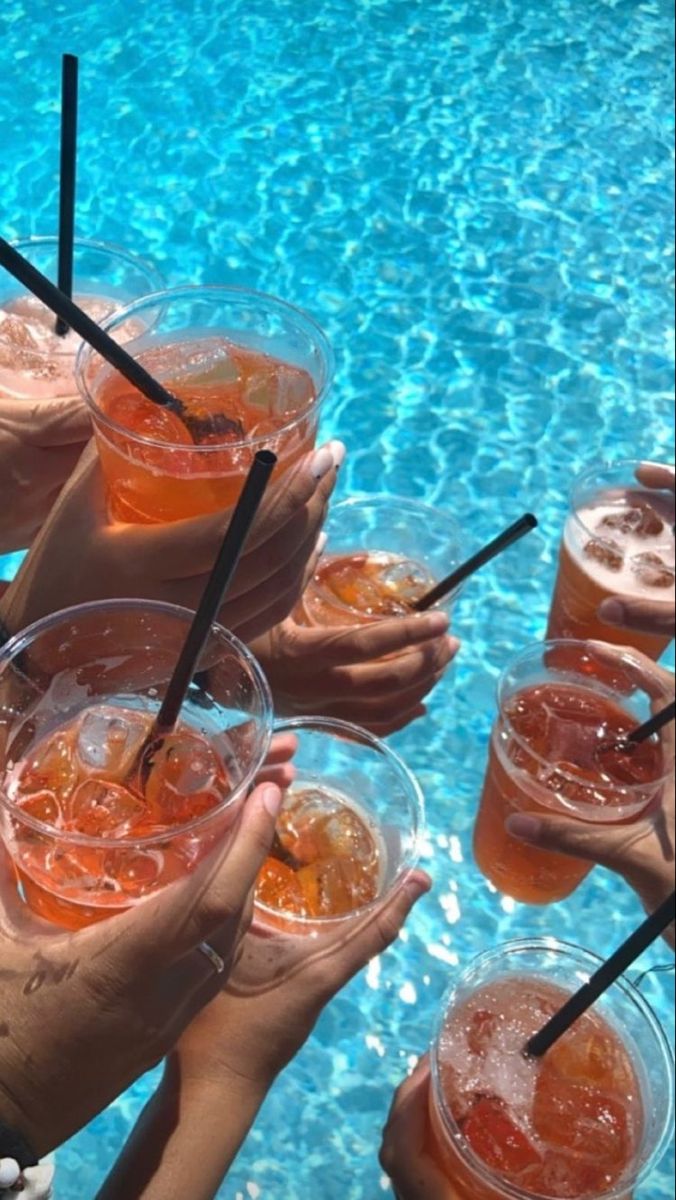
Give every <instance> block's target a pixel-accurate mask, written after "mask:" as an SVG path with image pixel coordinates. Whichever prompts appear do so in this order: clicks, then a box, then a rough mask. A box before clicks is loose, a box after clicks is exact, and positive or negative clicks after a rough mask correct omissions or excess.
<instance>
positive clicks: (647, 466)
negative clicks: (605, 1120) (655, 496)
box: [636, 462, 676, 492]
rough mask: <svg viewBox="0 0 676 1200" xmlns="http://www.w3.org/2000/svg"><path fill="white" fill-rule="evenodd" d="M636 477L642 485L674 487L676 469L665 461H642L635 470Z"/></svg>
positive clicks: (675, 484) (672, 488) (675, 483)
mask: <svg viewBox="0 0 676 1200" xmlns="http://www.w3.org/2000/svg"><path fill="white" fill-rule="evenodd" d="M636 478H637V479H638V481H639V483H642V484H643V486H644V487H649V488H668V489H669V490H670V491H672V492H673V491H674V489H675V488H676V469H675V468H674V467H672V466H670V465H668V464H667V463H653V462H644V463H641V465H640V467H638V468H637V470H636Z"/></svg>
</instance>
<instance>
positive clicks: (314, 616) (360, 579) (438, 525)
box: [294, 496, 462, 626]
mask: <svg viewBox="0 0 676 1200" xmlns="http://www.w3.org/2000/svg"><path fill="white" fill-rule="evenodd" d="M326 533H327V535H328V544H327V547H326V551H325V553H324V556H323V558H322V560H321V561H320V564H319V567H318V569H317V572H316V573H315V576H314V578H313V579H312V580H311V581H310V583H309V585H308V587H307V588H306V590H305V592H304V594H303V596H302V598H301V600H300V601H299V603H298V605H297V607H296V611H295V614H294V617H295V620H296V621H297V622H298V623H299V624H303V625H331V626H333V625H335V626H341V625H344V626H348V625H368V624H372V623H374V622H377V621H381V620H383V619H385V618H386V617H387V616H394V615H404V614H405V613H406V612H410V611H411V610H410V607H409V605H408V604H407V603H406V600H407V598H408V599H410V600H411V601H413V600H416V599H419V598H420V596H422V595H423V594H424V593H426V592H428V591H429V590H430V589H431V588H432V587H434V585H435V583H437V582H438V581H439V579H442V578H444V577H445V576H446V575H448V574H449V572H450V571H452V570H453V569H454V567H456V566H458V565H459V563H460V554H461V546H462V533H461V530H460V527H459V525H458V524H457V522H456V521H454V520H453V518H452V517H450V516H448V515H447V514H446V513H444V512H441V511H440V510H439V509H436V508H432V507H431V506H430V505H428V504H421V503H420V502H419V501H417V500H406V499H404V498H403V497H400V496H370V497H364V498H362V499H360V498H357V499H354V500H345V501H343V502H342V503H341V504H337V505H335V507H334V508H332V509H331V512H330V514H329V519H328V521H327V524H326ZM383 562H384V563H385V565H386V568H387V571H388V575H387V578H388V580H389V579H390V566H391V564H397V563H402V562H403V563H405V564H409V565H410V567H411V569H410V570H409V569H408V567H407V568H406V569H405V570H404V572H403V576H404V591H403V592H402V591H400V590H399V584H398V580H397V576H398V575H400V574H402V572H401V568H400V567H398V566H396V565H395V574H394V575H393V576H391V579H392V589H391V590H390V587H389V586H388V587H387V588H386V590H385V593H384V596H385V600H384V606H383V602H382V600H381V595H382V585H381V584H379V583H378V580H377V579H376V580H375V582H373V583H370V582H369V581H368V579H367V580H366V583H364V573H365V572H367V573H368V572H370V571H371V570H372V569H373V566H372V565H373V564H379V563H383ZM332 564H339V565H340V568H341V575H340V577H338V576H333V575H332V573H333V566H332ZM327 567H329V568H331V572H330V573H329V574H327ZM376 569H379V568H376ZM345 571H347V574H346V573H345ZM332 577H333V579H334V580H336V582H332V581H331V580H332ZM411 580H412V581H413V582H412V583H411ZM374 588H375V589H376V590H375V591H374ZM457 595H458V592H457V591H456V592H454V593H453V594H452V595H451V596H447V597H445V598H444V600H443V601H442V602H441V603H440V604H439V605H437V607H438V608H441V609H446V610H447V611H448V610H450V608H451V606H452V604H453V601H454V599H455V598H456V597H457Z"/></svg>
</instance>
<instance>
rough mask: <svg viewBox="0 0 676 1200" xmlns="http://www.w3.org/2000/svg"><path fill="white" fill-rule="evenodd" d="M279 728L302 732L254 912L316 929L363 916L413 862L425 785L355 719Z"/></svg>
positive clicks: (289, 929) (269, 922)
mask: <svg viewBox="0 0 676 1200" xmlns="http://www.w3.org/2000/svg"><path fill="white" fill-rule="evenodd" d="M275 732H276V733H290V734H294V735H295V737H296V738H297V739H298V743H299V747H298V751H297V753H296V754H295V755H294V759H293V763H294V766H295V769H296V778H295V780H294V783H293V784H292V786H291V787H290V788H289V790H288V792H287V793H286V796H285V802H284V806H283V808H282V812H281V814H280V817H279V819H278V823H277V833H278V839H277V840H276V848H273V853H272V856H271V858H269V859H268V861H267V863H266V865H265V867H264V868H263V872H262V874H261V877H260V878H259V883H258V890H257V898H256V922H257V924H258V925H259V926H261V927H268V928H271V929H274V930H281V931H282V932H285V933H292V934H300V935H308V934H314V935H317V934H321V933H324V932H327V931H331V930H334V929H336V928H339V927H340V926H342V925H345V924H346V923H349V922H353V921H355V920H359V918H360V917H362V916H364V915H365V914H366V913H368V912H369V911H370V910H371V909H373V907H374V906H375V905H376V904H378V903H379V902H380V901H381V900H382V899H383V897H384V896H386V895H387V894H388V893H389V892H391V891H393V890H394V889H395V888H396V887H397V886H398V884H399V883H400V881H401V879H402V876H403V875H404V874H405V873H406V872H407V871H409V870H411V869H412V868H413V867H414V866H415V865H416V863H417V861H418V857H419V854H420V842H421V837H422V835H423V832H424V820H425V815H424V801H423V795H422V791H421V789H420V785H419V783H418V781H417V779H416V778H415V776H414V775H413V774H412V773H411V771H409V769H408V767H407V766H406V764H405V763H404V762H403V761H402V759H401V758H399V756H398V755H397V754H395V753H394V751H393V750H391V749H390V748H389V746H386V745H385V743H384V742H382V741H380V740H379V738H377V737H374V736H373V735H372V734H370V733H367V732H366V730H364V729H360V728H359V727H358V726H356V725H350V724H348V723H347V722H345V721H336V720H329V719H328V718H326V719H325V718H323V717H307V718H300V719H298V720H292V721H284V722H282V723H278V724H277V725H276V726H275ZM289 848H290V857H291V864H290V865H289V860H288V858H287V854H288V853H289Z"/></svg>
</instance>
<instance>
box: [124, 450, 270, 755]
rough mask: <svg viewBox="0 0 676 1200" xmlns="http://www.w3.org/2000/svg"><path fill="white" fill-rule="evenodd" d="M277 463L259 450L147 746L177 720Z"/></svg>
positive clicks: (265, 451) (154, 741)
mask: <svg viewBox="0 0 676 1200" xmlns="http://www.w3.org/2000/svg"><path fill="white" fill-rule="evenodd" d="M276 462H277V458H276V455H274V454H273V453H272V452H271V451H270V450H259V452H258V454H257V455H256V457H255V458H254V460H253V463H252V464H251V469H250V471H249V474H248V476H247V478H246V480H245V483H244V487H243V488H242V492H241V495H240V497H239V500H238V501H237V505H236V507H235V511H234V513H233V514H232V518H231V520H230V524H229V525H228V528H227V530H226V532H225V537H224V538H223V544H222V545H221V549H220V551H219V553H218V558H217V559H216V562H215V564H214V568H213V570H212V572H211V575H210V576H209V581H208V583H207V585H206V587H205V589H204V595H203V596H202V599H201V600H200V604H199V608H198V609H197V612H196V613H195V618H194V620H193V623H192V625H191V627H190V630H189V631H188V636H187V637H186V639H185V644H184V646H183V649H182V650H181V653H180V655H179V658H178V662H177V663H176V667H175V668H174V673H173V675H172V677H171V680H170V681H169V684H168V687H167V691H166V694H165V697H164V700H163V701H162V705H161V708H160V711H159V712H158V714H157V717H156V718H155V722H154V725H153V729H152V731H151V733H150V735H149V737H148V738H147V739H146V746H148V745H151V744H154V743H156V742H157V740H158V739H159V738H163V737H166V735H167V734H168V733H171V731H172V729H173V728H174V726H175V724H176V722H177V720H178V715H179V713H180V711H181V707H182V705H183V701H184V700H185V698H186V695H187V693H188V688H189V687H190V684H191V682H192V679H193V676H194V674H195V671H196V669H197V663H198V660H199V656H200V654H201V653H202V650H203V649H204V645H205V643H206V640H207V638H208V636H209V631H210V629H211V626H212V625H213V623H214V621H215V620H216V617H217V616H218V611H219V609H220V607H221V605H222V603H223V599H224V597H225V594H226V592H227V589H228V587H229V585H230V583H231V581H232V577H233V575H234V573H235V570H236V567H237V564H238V562H239V559H240V556H241V554H242V550H243V549H244V545H245V542H246V539H247V537H248V535H249V530H250V529H251V525H252V523H253V520H254V518H255V516H256V513H257V511H258V508H259V505H260V503H261V500H262V499H263V495H264V493H265V489H266V488H267V486H268V483H269V481H270V476H271V474H272V472H273V470H274V467H275V464H276Z"/></svg>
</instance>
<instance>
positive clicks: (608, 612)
mask: <svg viewBox="0 0 676 1200" xmlns="http://www.w3.org/2000/svg"><path fill="white" fill-rule="evenodd" d="M599 616H600V618H601V620H602V621H607V622H608V623H609V624H610V625H621V624H622V622H623V620H624V605H623V604H620V601H619V600H604V601H603V603H602V604H600V605H599Z"/></svg>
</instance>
